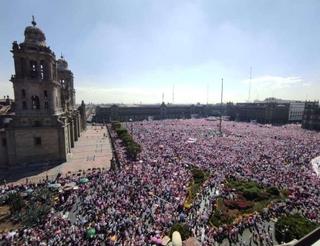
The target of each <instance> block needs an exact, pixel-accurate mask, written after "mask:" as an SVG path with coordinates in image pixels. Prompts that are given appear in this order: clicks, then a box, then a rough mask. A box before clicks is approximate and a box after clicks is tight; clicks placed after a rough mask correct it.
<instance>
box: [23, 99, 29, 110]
mask: <svg viewBox="0 0 320 246" xmlns="http://www.w3.org/2000/svg"><path fill="white" fill-rule="evenodd" d="M22 109H24V110H26V109H28V107H27V102H26V101H23V102H22Z"/></svg>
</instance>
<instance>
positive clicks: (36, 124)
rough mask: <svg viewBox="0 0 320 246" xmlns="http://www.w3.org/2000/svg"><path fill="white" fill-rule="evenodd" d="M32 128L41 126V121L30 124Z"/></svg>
mask: <svg viewBox="0 0 320 246" xmlns="http://www.w3.org/2000/svg"><path fill="white" fill-rule="evenodd" d="M32 126H33V127H40V126H41V121H39V120H35V121H34V122H33V124H32Z"/></svg>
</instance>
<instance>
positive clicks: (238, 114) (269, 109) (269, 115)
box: [226, 102, 290, 124]
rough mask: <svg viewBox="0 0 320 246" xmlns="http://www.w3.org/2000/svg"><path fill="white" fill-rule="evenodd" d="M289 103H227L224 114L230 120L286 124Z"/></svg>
mask: <svg viewBox="0 0 320 246" xmlns="http://www.w3.org/2000/svg"><path fill="white" fill-rule="evenodd" d="M289 105H290V104H289V103H274V102H257V103H237V104H232V103H229V104H227V108H226V114H227V115H228V116H230V119H231V120H236V121H246V122H250V121H256V122H258V123H262V124H286V123H288V119H289Z"/></svg>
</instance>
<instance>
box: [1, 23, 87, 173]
mask: <svg viewBox="0 0 320 246" xmlns="http://www.w3.org/2000/svg"><path fill="white" fill-rule="evenodd" d="M31 24H32V25H31V26H28V27H26V28H25V31H24V36H25V39H24V41H23V42H22V43H20V44H18V43H17V42H16V41H15V42H13V44H12V50H11V52H12V53H13V59H14V66H15V74H14V75H12V77H11V82H12V83H13V90H14V97H15V114H14V116H13V117H12V121H11V122H10V124H9V126H8V127H7V128H6V131H5V136H4V138H5V139H6V142H7V144H6V149H5V150H4V151H2V152H3V153H6V154H5V155H4V156H3V159H2V161H0V166H1V165H5V164H6V163H7V166H8V167H14V166H17V165H19V166H21V165H24V164H31V163H48V162H54V163H55V162H61V161H66V160H67V158H68V156H69V155H68V154H69V153H70V152H71V148H72V147H74V144H75V141H77V140H78V138H79V137H80V133H81V131H82V130H83V129H82V127H81V126H82V124H81V117H80V112H79V110H77V109H76V107H75V90H74V85H73V73H72V72H71V70H69V69H68V63H67V61H66V60H65V59H64V58H63V57H61V59H58V60H56V57H55V54H54V52H52V51H51V49H50V47H49V46H47V44H46V37H45V34H44V33H43V32H42V30H41V29H40V28H38V27H37V24H36V22H35V20H34V18H33V19H32V22H31ZM1 158H2V156H0V159H1Z"/></svg>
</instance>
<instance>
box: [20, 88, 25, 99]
mask: <svg viewBox="0 0 320 246" xmlns="http://www.w3.org/2000/svg"><path fill="white" fill-rule="evenodd" d="M21 95H22V98H26V90H25V89H22V90H21Z"/></svg>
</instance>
